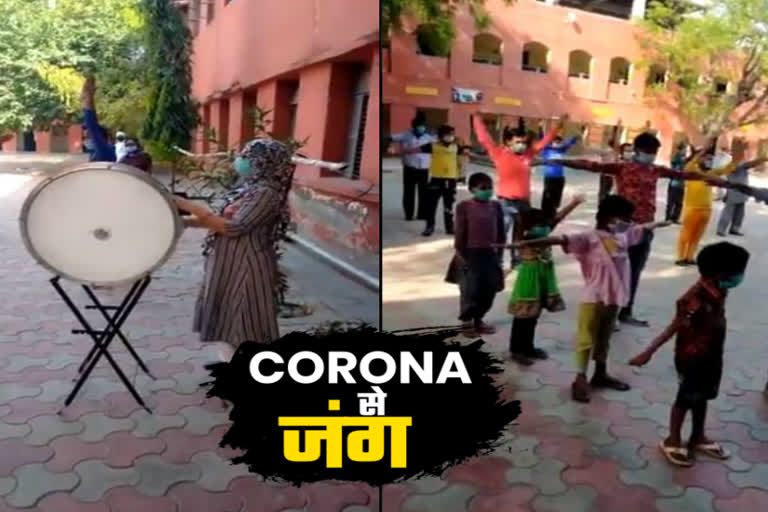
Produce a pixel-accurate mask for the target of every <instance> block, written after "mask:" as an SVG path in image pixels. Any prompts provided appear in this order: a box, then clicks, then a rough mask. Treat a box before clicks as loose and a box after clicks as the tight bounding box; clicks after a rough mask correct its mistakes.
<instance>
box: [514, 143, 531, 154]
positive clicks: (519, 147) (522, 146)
mask: <svg viewBox="0 0 768 512" xmlns="http://www.w3.org/2000/svg"><path fill="white" fill-rule="evenodd" d="M527 147H528V146H527V145H526V144H525V142H515V143H514V144H512V145H510V148H512V151H514V152H515V153H518V154H519V153H522V152H524V151H525V148H527Z"/></svg>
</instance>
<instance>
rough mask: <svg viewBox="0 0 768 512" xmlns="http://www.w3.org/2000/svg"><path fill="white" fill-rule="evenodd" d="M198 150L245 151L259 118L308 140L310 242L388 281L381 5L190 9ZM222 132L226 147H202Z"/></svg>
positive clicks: (295, 202) (277, 3) (340, 0)
mask: <svg viewBox="0 0 768 512" xmlns="http://www.w3.org/2000/svg"><path fill="white" fill-rule="evenodd" d="M181 4H182V7H183V8H184V9H185V12H186V15H187V19H188V21H189V23H190V26H191V28H192V32H193V34H194V35H195V40H194V56H193V94H194V97H195V99H196V100H197V101H199V102H200V105H201V106H200V117H201V119H203V126H202V127H201V130H199V131H198V135H197V137H196V150H197V151H198V152H209V151H215V150H219V149H225V148H233V147H239V146H241V145H242V144H244V143H245V142H247V141H248V140H249V139H250V138H251V136H252V135H253V117H252V112H253V107H254V106H256V105H258V107H260V108H261V109H265V110H268V111H271V114H270V115H269V118H271V120H272V126H271V129H272V131H274V132H275V133H276V134H277V135H280V136H292V137H294V138H295V139H298V140H303V139H307V143H306V146H305V147H303V148H302V152H303V153H304V154H306V155H307V156H309V157H311V158H319V159H323V160H327V161H333V162H348V163H349V166H348V167H347V169H346V170H345V171H343V172H341V173H338V172H330V171H327V170H322V169H319V168H316V167H307V166H299V167H298V168H297V170H296V182H295V185H294V193H293V197H292V206H293V210H294V219H296V220H297V222H298V230H299V234H300V235H303V236H305V237H307V238H310V239H311V240H312V241H313V242H314V243H316V244H317V245H319V246H321V247H322V248H323V249H324V250H326V251H327V252H329V253H331V254H333V255H335V256H337V257H339V258H342V259H343V260H345V261H346V262H348V263H350V264H352V265H354V266H355V267H357V268H358V269H360V270H364V271H366V272H367V273H369V274H373V275H375V276H378V270H379V263H378V260H379V103H380V100H379V71H378V70H379V4H378V2H377V1H376V0H333V1H330V2H329V1H323V2H316V1H315V2H309V1H300V2H299V1H296V0H289V1H285V0H260V1H259V2H249V1H245V0H210V1H201V0H190V1H185V2H181ZM203 129H211V130H213V131H215V134H216V138H217V140H218V144H217V146H218V147H211V146H212V145H211V144H209V143H208V142H207V140H205V137H203V136H202V134H203Z"/></svg>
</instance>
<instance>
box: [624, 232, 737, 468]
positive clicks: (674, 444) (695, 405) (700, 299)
mask: <svg viewBox="0 0 768 512" xmlns="http://www.w3.org/2000/svg"><path fill="white" fill-rule="evenodd" d="M748 261H749V252H747V250H746V249H743V248H742V247H739V246H737V245H733V244H730V243H728V242H721V243H719V244H714V245H708V246H707V247H705V248H704V249H702V250H701V252H700V253H699V256H698V261H697V264H698V266H699V273H700V274H701V277H700V279H699V280H698V281H697V282H696V284H694V285H693V286H692V287H691V288H690V289H689V290H688V291H687V292H685V294H684V295H683V296H682V297H680V299H679V300H678V301H677V314H676V315H675V318H674V320H672V323H671V324H670V325H669V326H668V327H667V328H666V329H665V330H664V331H663V332H662V333H661V334H659V336H658V337H657V338H656V339H655V340H653V342H652V343H651V345H650V346H649V347H648V348H647V349H646V350H645V351H643V352H642V353H640V354H639V355H637V356H635V357H634V358H632V359H631V360H630V361H629V364H631V365H633V366H643V365H645V364H646V363H648V361H650V360H651V356H653V354H654V353H655V352H656V351H657V350H658V349H659V348H660V347H661V346H662V345H663V344H664V343H666V342H667V341H668V340H669V339H670V338H672V336H674V335H677V340H676V343H675V368H676V369H677V373H678V375H679V379H680V387H679V388H678V392H677V398H676V400H675V403H674V404H673V405H672V413H671V415H670V425H669V437H667V438H666V439H664V440H663V441H662V442H661V443H660V444H659V448H660V449H661V451H662V452H663V453H664V455H665V456H666V457H667V460H669V462H670V463H671V464H674V465H677V466H685V467H687V466H691V465H693V452H698V453H702V454H705V455H708V456H710V457H714V458H716V459H721V460H723V459H727V458H728V457H729V456H730V454H729V453H728V451H727V450H726V449H725V448H723V447H722V446H721V445H720V444H719V443H717V442H715V441H712V440H711V439H709V438H708V437H707V436H706V435H705V434H704V423H705V420H706V417H707V401H708V400H713V399H714V398H716V397H717V395H718V392H719V388H720V378H721V376H722V372H723V347H724V344H725V333H726V320H725V299H726V297H727V295H728V290H729V289H731V288H735V287H736V286H738V285H739V284H740V283H741V281H742V280H743V279H744V272H745V270H746V268H747V262H748ZM689 410H690V411H691V416H692V421H693V427H692V429H691V438H690V440H689V441H688V444H687V446H684V445H683V443H682V439H681V430H682V426H683V421H684V420H685V415H686V413H687V412H688V411H689Z"/></svg>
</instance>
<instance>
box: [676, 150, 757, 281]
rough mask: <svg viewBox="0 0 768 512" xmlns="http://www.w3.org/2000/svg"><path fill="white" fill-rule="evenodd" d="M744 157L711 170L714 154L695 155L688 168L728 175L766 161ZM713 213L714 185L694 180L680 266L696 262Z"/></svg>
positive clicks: (687, 199) (688, 186)
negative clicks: (697, 253)
mask: <svg viewBox="0 0 768 512" xmlns="http://www.w3.org/2000/svg"><path fill="white" fill-rule="evenodd" d="M741 160H742V159H741V158H736V159H734V161H733V162H731V163H729V164H728V165H726V166H724V167H719V168H717V169H711V167H712V154H711V153H707V154H705V155H701V154H699V155H696V156H694V157H693V158H692V159H691V161H690V162H688V165H686V166H685V171H686V172H690V173H694V174H705V175H707V176H710V177H716V176H728V175H730V174H733V173H734V172H735V171H736V170H737V169H739V168H740V167H741V168H743V169H751V168H752V167H755V166H757V165H760V163H761V162H762V160H752V161H750V162H742V161H741ZM711 216H712V187H711V186H710V185H709V184H707V182H705V181H696V180H691V181H687V182H686V184H685V198H684V199H683V225H682V227H681V229H680V238H679V239H678V242H677V260H678V261H677V263H676V264H677V265H680V266H688V265H695V264H696V261H695V259H694V256H695V254H696V249H698V247H699V242H700V241H701V238H702V236H704V232H705V231H706V230H707V225H708V224H709V219H710V217H711Z"/></svg>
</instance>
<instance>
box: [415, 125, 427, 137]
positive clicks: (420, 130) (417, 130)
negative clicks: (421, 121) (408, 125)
mask: <svg viewBox="0 0 768 512" xmlns="http://www.w3.org/2000/svg"><path fill="white" fill-rule="evenodd" d="M413 131H414V133H416V135H424V134H425V133H427V127H426V126H417V127H416V128H414V129H413Z"/></svg>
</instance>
